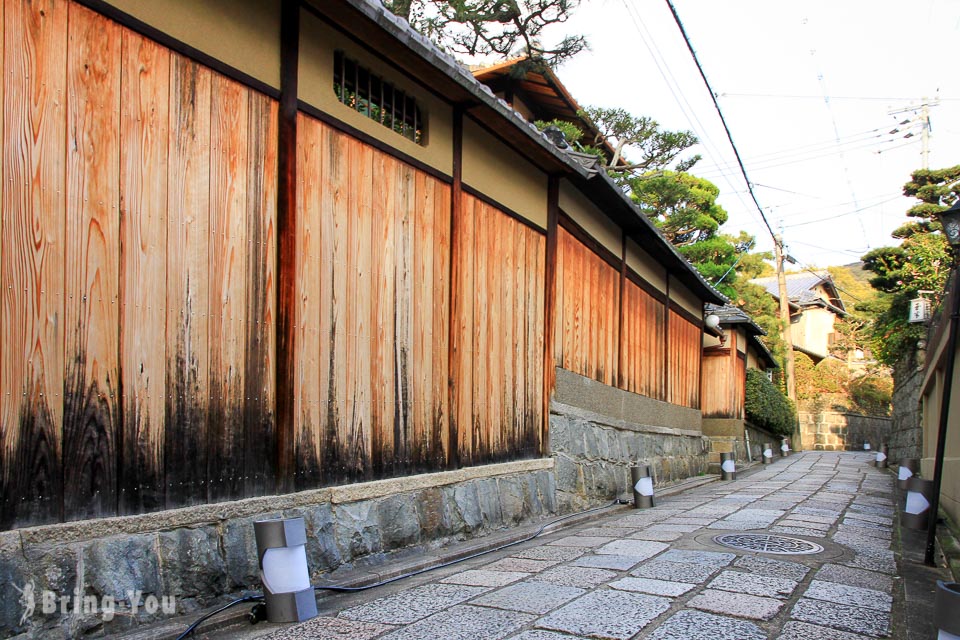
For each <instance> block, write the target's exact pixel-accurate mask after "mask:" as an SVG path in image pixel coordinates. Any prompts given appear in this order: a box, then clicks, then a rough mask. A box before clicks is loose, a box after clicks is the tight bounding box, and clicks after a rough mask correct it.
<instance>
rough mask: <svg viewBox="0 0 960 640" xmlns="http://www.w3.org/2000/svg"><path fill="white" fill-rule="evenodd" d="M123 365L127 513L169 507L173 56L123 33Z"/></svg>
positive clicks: (123, 498) (123, 487) (123, 496)
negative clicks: (168, 291)
mask: <svg viewBox="0 0 960 640" xmlns="http://www.w3.org/2000/svg"><path fill="white" fill-rule="evenodd" d="M122 56H123V58H122V62H121V65H122V76H121V82H120V86H121V96H120V105H121V106H120V108H121V130H120V144H121V148H122V150H123V151H122V154H123V157H122V164H121V165H120V224H121V238H122V244H121V256H120V262H121V276H122V281H121V283H120V284H121V290H120V307H121V322H120V362H121V364H122V383H123V387H122V388H123V396H124V397H123V425H122V431H123V437H122V442H123V451H122V453H121V465H122V472H123V473H122V476H121V478H120V511H121V513H141V512H144V511H153V510H156V509H161V508H163V506H164V502H165V497H164V487H163V485H164V482H165V479H164V473H163V468H164V459H163V453H164V431H165V424H164V411H165V406H166V401H165V395H166V390H167V384H166V349H165V346H166V345H165V342H164V341H163V340H158V339H157V336H162V335H165V333H166V309H165V300H166V288H167V283H166V266H167V220H166V212H167V211H166V210H167V153H168V149H167V145H168V141H167V140H168V113H169V107H170V95H169V94H170V52H169V50H168V49H165V48H163V47H160V46H159V45H157V44H156V43H154V42H151V41H149V40H147V39H145V38H143V37H141V36H139V35H137V34H135V33H133V32H132V31H126V30H125V31H124V32H123V36H122Z"/></svg>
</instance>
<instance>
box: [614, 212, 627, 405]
mask: <svg viewBox="0 0 960 640" xmlns="http://www.w3.org/2000/svg"><path fill="white" fill-rule="evenodd" d="M626 289H627V232H626V231H621V232H620V313H619V314H618V316H619V317H618V319H617V380H616V384H617V386H618V387H620V388H621V389H626V387H627V385H626V381H625V380H624V376H623V367H624V364H623V321H624V318H625V315H626V306H625V305H624V303H623V296H624V294H625V293H626Z"/></svg>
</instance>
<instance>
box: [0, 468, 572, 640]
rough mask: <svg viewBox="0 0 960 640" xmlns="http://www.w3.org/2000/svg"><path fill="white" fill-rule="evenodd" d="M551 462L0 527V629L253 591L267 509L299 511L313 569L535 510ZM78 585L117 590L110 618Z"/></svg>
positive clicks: (62, 623) (105, 625)
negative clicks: (258, 532)
mask: <svg viewBox="0 0 960 640" xmlns="http://www.w3.org/2000/svg"><path fill="white" fill-rule="evenodd" d="M553 466H554V461H553V460H552V459H538V460H526V461H519V462H512V463H503V464H494V465H485V466H481V467H471V468H467V469H461V470H458V471H450V472H443V473H434V474H425V475H421V476H412V477H408V478H395V479H390V480H382V481H377V482H369V483H362V484H356V485H346V486H342V487H333V488H329V489H320V490H315V491H306V492H301V493H296V494H288V495H282V496H271V497H267V498H255V499H250V500H241V501H237V502H230V503H223V504H212V505H203V506H199V507H191V508H187V509H176V510H171V511H165V512H160V513H152V514H147V515H143V516H130V517H122V518H105V519H101V520H91V521H84V522H75V523H66V524H60V525H51V526H45V527H34V528H28V529H20V530H15V531H10V532H4V533H2V534H0V637H9V636H12V635H16V634H25V635H24V637H30V638H32V637H36V638H45V637H64V638H76V637H79V636H87V637H104V636H110V635H114V634H117V633H120V632H122V631H124V630H127V629H129V628H132V627H135V626H137V625H138V624H142V623H145V622H152V621H154V620H157V619H160V618H163V617H167V616H169V615H170V613H169V612H166V613H165V612H164V611H163V610H162V609H161V610H159V611H155V612H153V613H150V612H148V611H146V610H145V609H144V607H143V602H144V601H146V600H147V599H148V598H150V597H151V596H153V597H156V598H161V597H162V596H174V597H175V599H176V601H175V607H176V614H179V615H182V614H184V613H191V612H193V611H196V610H199V609H201V608H204V607H207V606H211V605H213V604H217V603H220V602H224V601H225V600H226V599H227V597H228V595H230V594H236V593H238V592H240V591H242V590H247V589H256V590H259V589H260V585H259V582H260V580H259V575H258V567H257V553H256V544H255V540H254V533H253V523H254V521H255V520H261V519H264V518H273V517H281V516H284V517H296V516H302V517H303V518H304V519H305V521H306V525H307V534H308V544H307V556H308V561H309V563H310V568H311V570H312V574H313V575H312V578H313V579H314V580H316V579H321V578H324V577H329V576H330V573H331V572H333V571H334V570H336V569H348V568H363V567H367V566H370V567H375V566H376V565H381V564H382V563H384V562H385V561H387V560H389V559H390V558H393V557H400V556H406V555H413V554H417V553H423V552H424V551H427V550H429V549H430V548H436V547H438V546H441V545H442V544H445V543H447V542H450V541H452V540H464V539H467V538H473V537H478V536H483V535H486V534H487V533H489V532H492V531H495V530H497V529H502V528H504V527H507V526H514V525H517V524H521V523H524V522H533V521H537V520H540V519H543V518H545V517H547V516H550V515H552V514H555V513H557V510H558V508H557V502H556V485H555V482H554V472H553ZM28 584H31V585H33V587H32V588H33V589H34V593H35V594H36V598H35V599H36V609H35V612H34V615H33V616H32V617H30V618H28V619H26V620H24V621H23V623H21V616H22V614H23V607H22V606H21V602H20V600H21V594H20V591H18V589H24V588H25V586H26V585H28ZM43 591H49V592H51V593H53V594H56V595H57V596H69V597H70V598H71V600H70V601H68V605H67V611H66V613H64V612H61V611H60V610H59V605H58V611H57V612H55V613H49V614H48V613H44V612H43V606H42V601H41V595H42V593H43ZM76 593H79V594H81V595H82V596H85V597H87V598H88V599H89V602H97V603H98V604H103V603H104V598H105V597H106V598H113V599H114V601H115V603H116V605H115V614H114V616H113V618H112V620H108V621H107V620H104V618H103V616H102V615H101V612H100V610H99V609H98V610H97V611H96V612H91V611H89V610H88V611H86V612H84V611H83V610H82V609H83V608H82V607H81V608H80V609H81V610H80V611H74V610H73V608H72V607H73V603H74V602H77V601H76V600H73V597H74V596H75V594H76ZM131 594H133V598H131ZM138 596H139V597H141V598H143V600H142V601H140V603H139V604H140V607H139V611H138V612H137V614H136V615H134V614H133V613H132V606H131V605H132V602H131V600H133V601H136V599H137V597H138Z"/></svg>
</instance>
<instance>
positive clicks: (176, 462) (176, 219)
mask: <svg viewBox="0 0 960 640" xmlns="http://www.w3.org/2000/svg"><path fill="white" fill-rule="evenodd" d="M211 75H212V74H211V72H210V71H209V70H208V69H206V68H204V67H202V66H200V65H198V64H197V63H195V62H191V61H189V60H187V59H186V58H184V57H182V56H178V55H174V56H173V57H172V59H171V64H170V135H169V144H168V180H167V200H168V202H169V205H168V207H167V265H166V270H167V294H166V300H167V302H166V307H167V311H166V326H167V328H166V345H167V349H166V351H167V374H166V378H167V387H168V390H167V404H166V416H165V426H166V438H165V453H164V467H165V476H166V482H167V490H166V506H167V508H174V507H181V506H187V505H191V504H197V503H199V502H204V501H205V500H206V490H205V489H204V487H205V486H206V484H205V483H206V477H207V425H208V422H207V420H208V413H207V411H208V409H207V404H208V401H209V397H210V386H209V355H208V349H207V344H208V336H207V332H208V324H209V318H208V309H209V305H210V300H209V283H208V278H207V270H208V269H209V236H210V90H211Z"/></svg>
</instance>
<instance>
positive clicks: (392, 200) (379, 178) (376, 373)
mask: <svg viewBox="0 0 960 640" xmlns="http://www.w3.org/2000/svg"><path fill="white" fill-rule="evenodd" d="M398 171H399V167H398V163H397V161H396V160H395V159H394V158H392V157H391V156H389V155H387V154H385V153H378V154H376V156H375V158H374V168H373V175H374V180H373V187H374V190H373V202H372V207H373V212H372V215H373V220H374V224H373V250H372V254H371V258H372V263H371V280H372V288H373V301H372V302H373V310H372V313H373V320H372V322H373V326H372V329H373V348H372V355H371V358H372V362H371V371H370V376H371V380H372V387H371V402H372V418H371V419H372V421H373V424H372V425H371V426H372V439H371V447H372V454H373V460H372V464H373V471H374V473H375V474H376V475H377V476H379V477H383V476H385V475H392V474H393V472H394V469H395V468H396V459H395V456H396V453H395V446H396V443H395V442H394V433H393V429H394V421H395V418H396V416H395V406H396V403H397V395H396V370H395V368H394V353H395V350H396V318H395V316H394V308H395V305H396V281H395V279H394V275H395V272H396V237H395V236H396V233H395V227H396V225H395V224H394V221H395V215H396V214H395V211H396V207H397V202H398V200H397V180H398Z"/></svg>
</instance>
